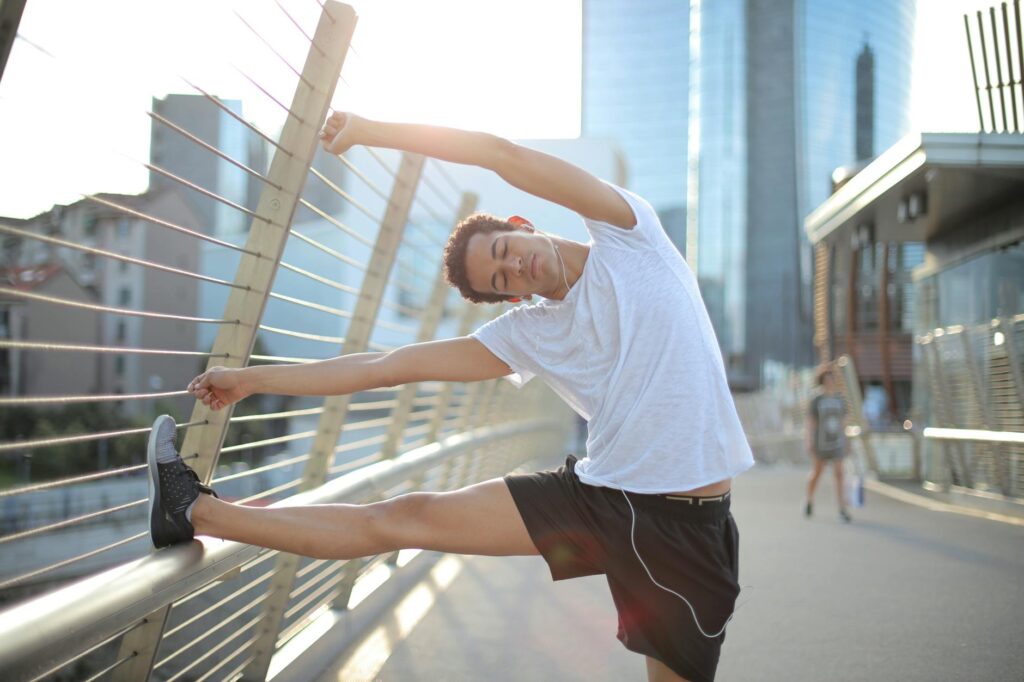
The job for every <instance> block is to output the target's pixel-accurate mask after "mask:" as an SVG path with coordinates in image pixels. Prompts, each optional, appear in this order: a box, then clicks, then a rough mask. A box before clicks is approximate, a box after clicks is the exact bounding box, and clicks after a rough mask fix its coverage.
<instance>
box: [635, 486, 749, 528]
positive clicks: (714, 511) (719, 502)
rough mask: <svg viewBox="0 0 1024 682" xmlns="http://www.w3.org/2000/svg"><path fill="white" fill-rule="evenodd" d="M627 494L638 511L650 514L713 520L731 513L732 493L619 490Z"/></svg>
mask: <svg viewBox="0 0 1024 682" xmlns="http://www.w3.org/2000/svg"><path fill="white" fill-rule="evenodd" d="M615 493H616V494H617V495H620V496H621V495H623V494H625V495H626V497H628V498H629V501H630V503H631V504H632V505H633V508H634V509H635V510H636V511H638V512H639V511H644V512H646V513H649V514H668V515H671V516H674V517H677V518H686V519H695V520H702V521H711V520H717V519H724V518H725V517H726V516H728V515H729V507H730V502H731V500H732V493H731V492H728V493H726V494H724V495H715V496H712V497H697V496H690V495H648V494H642V493H631V492H628V491H623V490H617V491H615Z"/></svg>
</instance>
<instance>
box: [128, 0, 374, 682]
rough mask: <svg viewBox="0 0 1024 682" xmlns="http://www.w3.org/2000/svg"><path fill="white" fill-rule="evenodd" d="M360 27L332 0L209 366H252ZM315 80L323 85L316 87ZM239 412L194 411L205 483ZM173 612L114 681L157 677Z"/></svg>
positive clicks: (190, 440) (144, 635)
mask: <svg viewBox="0 0 1024 682" xmlns="http://www.w3.org/2000/svg"><path fill="white" fill-rule="evenodd" d="M355 26H356V14H355V10H353V9H352V8H351V7H350V6H348V5H342V4H341V3H338V2H335V1H334V0H327V4H326V6H325V7H324V11H323V12H322V13H321V15H320V22H319V24H318V25H317V29H316V33H315V35H314V37H313V44H312V45H311V46H310V50H309V52H308V54H307V55H306V63H305V65H304V66H303V69H302V77H301V78H300V79H299V82H298V84H297V86H296V89H295V94H294V96H293V98H292V104H291V109H290V111H291V112H292V114H293V115H292V116H289V117H288V118H287V120H286V121H285V126H284V129H283V130H282V131H281V137H280V140H279V144H280V146H281V148H282V149H287V150H288V151H289V152H290V153H289V154H284V153H277V154H274V160H273V161H272V162H271V164H270V171H269V173H268V174H267V179H268V180H269V184H267V185H265V186H264V189H263V192H262V193H261V194H260V199H259V203H258V207H257V209H256V214H257V215H258V216H262V217H263V218H265V219H263V218H255V219H253V221H252V225H251V227H250V229H249V237H248V239H247V241H246V244H245V248H246V249H247V251H249V252H251V253H255V254H258V255H251V254H250V253H246V254H244V255H243V256H242V259H241V261H240V262H239V265H238V271H237V273H236V274H235V283H236V284H240V285H243V286H244V288H232V290H231V293H230V295H229V297H228V302H227V306H226V307H225V309H224V315H223V316H222V317H223V318H224V319H226V320H237V324H223V325H221V327H220V331H219V332H218V334H217V338H216V340H215V341H214V344H213V349H212V355H213V357H214V358H216V359H211V360H210V362H209V364H208V365H207V367H211V366H214V365H216V364H223V365H225V366H227V367H244V366H245V365H246V364H247V362H248V359H249V354H250V353H251V352H252V346H253V343H255V340H256V330H257V328H258V327H259V323H260V318H261V317H262V316H263V309H264V307H265V306H266V302H267V297H268V295H269V293H270V288H271V285H272V284H273V282H274V275H275V274H276V272H277V266H278V263H279V262H280V260H281V253H282V252H283V251H284V245H285V241H286V240H287V238H288V232H289V229H290V226H291V223H292V218H293V216H294V215H295V209H296V208H297V207H298V204H299V197H300V195H301V194H302V187H303V184H304V183H305V181H306V175H307V173H308V172H309V167H310V164H311V163H312V161H313V153H314V152H315V151H316V146H317V144H318V143H319V139H318V133H319V130H320V124H321V123H322V122H323V121H324V119H325V118H326V116H327V109H328V107H329V106H330V102H331V98H332V97H333V96H334V87H335V84H336V83H337V81H338V77H339V75H340V74H341V67H342V64H343V63H344V61H345V55H346V54H347V53H348V47H349V43H350V42H351V40H352V32H353V31H354V30H355ZM308 83H314V84H317V87H316V89H313V88H311V87H310V86H309V85H307V84H308ZM224 356H226V357H224ZM222 358H223V359H222ZM231 413H232V410H231V409H230V408H228V409H224V410H220V411H217V412H215V411H212V410H210V409H209V408H208V407H206V406H205V405H203V404H202V403H201V402H197V403H196V405H195V407H194V408H193V410H192V418H191V419H190V421H192V422H202V421H205V424H204V425H203V426H199V427H192V428H189V429H188V431H187V432H186V434H185V439H184V442H183V443H182V446H181V454H182V456H183V457H186V458H188V457H190V456H196V458H195V459H194V460H192V461H190V462H189V464H190V466H191V467H192V468H193V469H195V471H196V473H197V474H199V477H200V478H201V479H202V480H203V481H205V482H209V480H210V478H211V476H212V475H213V471H214V469H215V467H216V464H217V457H218V455H219V454H220V448H221V445H222V444H223V443H224V436H225V434H226V433H227V428H228V420H229V419H230V417H231ZM170 608H171V607H170V605H168V606H165V607H163V608H161V609H158V610H157V611H155V612H153V613H151V614H149V615H148V616H147V617H146V618H147V625H146V626H144V627H142V628H139V629H137V630H135V631H133V632H132V633H130V634H129V635H128V636H126V637H124V638H123V639H122V642H121V649H120V656H122V657H124V656H127V655H128V654H130V653H132V652H135V654H136V655H135V656H134V657H133V658H132V660H131V661H129V662H128V663H126V664H125V665H123V666H121V667H119V668H118V669H117V670H116V671H115V672H114V676H113V679H114V680H117V681H121V680H124V681H131V682H135V681H136V680H145V679H148V678H149V675H150V673H151V672H152V666H153V660H154V657H155V656H156V650H157V648H158V647H159V644H160V640H161V638H162V637H163V631H164V625H165V623H166V622H167V615H168V613H169V612H170ZM261 679H262V678H261Z"/></svg>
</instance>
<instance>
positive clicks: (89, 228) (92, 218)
mask: <svg viewBox="0 0 1024 682" xmlns="http://www.w3.org/2000/svg"><path fill="white" fill-rule="evenodd" d="M98 224H99V218H97V217H96V214H95V213H86V214H85V217H84V218H83V219H82V234H84V235H85V236H86V237H87V238H89V239H92V238H94V237H95V236H96V226H97V225H98Z"/></svg>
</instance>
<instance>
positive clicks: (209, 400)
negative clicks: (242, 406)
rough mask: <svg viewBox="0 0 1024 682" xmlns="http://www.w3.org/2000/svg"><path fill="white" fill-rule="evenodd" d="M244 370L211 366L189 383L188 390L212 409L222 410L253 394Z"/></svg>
mask: <svg viewBox="0 0 1024 682" xmlns="http://www.w3.org/2000/svg"><path fill="white" fill-rule="evenodd" d="M241 372H242V370H239V369H229V368H227V367H211V368H210V369H208V370H206V371H205V372H203V373H202V374H200V375H199V376H197V377H196V378H195V379H193V380H192V381H191V382H189V385H188V392H189V393H191V394H192V395H194V396H195V397H196V400H199V401H201V402H202V403H203V404H204V405H206V406H207V407H209V408H210V409H211V410H221V409H223V408H225V407H227V406H228V405H232V404H234V403H237V402H238V401H239V400H242V399H243V398H246V397H248V396H250V395H252V393H253V391H251V390H250V389H249V388H247V387H246V385H245V382H243V381H242V377H241Z"/></svg>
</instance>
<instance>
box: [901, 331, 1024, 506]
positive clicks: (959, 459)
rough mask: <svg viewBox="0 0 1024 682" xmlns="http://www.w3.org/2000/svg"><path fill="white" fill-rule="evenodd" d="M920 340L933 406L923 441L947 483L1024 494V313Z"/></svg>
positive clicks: (922, 362) (920, 362)
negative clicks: (1023, 373)
mask: <svg viewBox="0 0 1024 682" xmlns="http://www.w3.org/2000/svg"><path fill="white" fill-rule="evenodd" d="M915 343H916V344H917V350H918V353H919V354H920V359H919V362H918V363H917V367H919V368H920V369H921V371H922V373H923V376H922V377H920V378H919V379H918V380H923V381H924V382H925V385H926V386H927V388H928V391H927V393H928V396H929V398H930V401H931V404H930V406H929V408H930V409H929V411H930V415H931V419H930V420H929V427H930V428H928V429H926V430H925V431H924V436H925V438H926V440H927V441H928V442H929V448H930V452H931V453H932V454H933V457H934V456H935V455H937V456H939V457H941V460H940V461H941V462H942V463H943V465H944V466H943V472H944V473H945V474H946V475H948V482H949V483H951V484H952V485H955V486H962V487H965V488H973V489H977V490H983V491H991V492H995V493H998V494H1002V495H1011V496H1015V497H1022V496H1024V438H1022V435H1021V434H1022V433H1024V375H1022V371H1021V368H1022V364H1024V315H1017V316H1015V317H1008V318H999V319H994V320H992V321H991V322H990V323H989V324H983V325H976V326H973V327H965V326H962V325H955V326H950V327H946V328H942V329H936V330H934V331H932V332H930V333H928V334H926V335H924V336H921V337H919V338H917V339H915ZM937 477H939V478H942V477H941V476H937Z"/></svg>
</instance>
